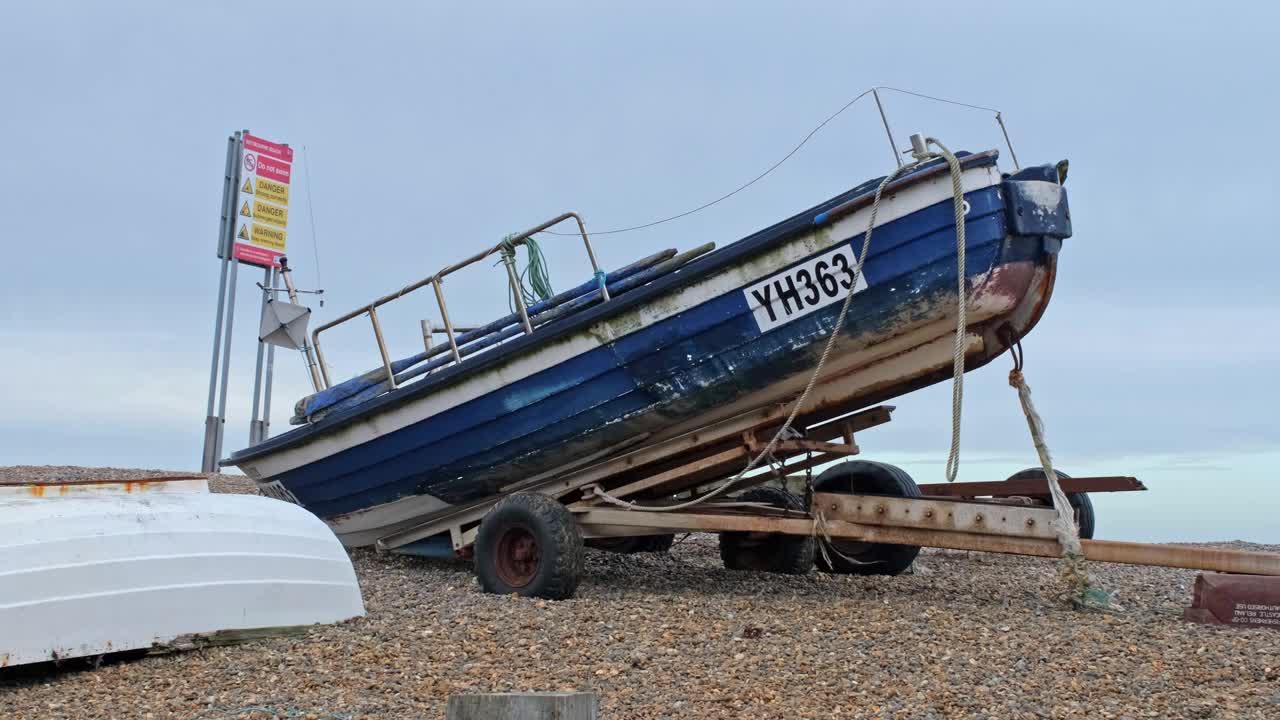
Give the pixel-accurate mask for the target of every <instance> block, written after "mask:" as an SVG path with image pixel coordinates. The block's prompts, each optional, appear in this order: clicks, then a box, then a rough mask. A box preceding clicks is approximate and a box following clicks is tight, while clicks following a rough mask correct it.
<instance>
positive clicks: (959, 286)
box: [583, 138, 1118, 610]
mask: <svg viewBox="0 0 1280 720" xmlns="http://www.w3.org/2000/svg"><path fill="white" fill-rule="evenodd" d="M925 143H926V146H928V145H933V146H936V147H937V148H938V152H937V153H928V154H924V155H922V156H918V157H917V159H918V160H920V161H922V162H923V161H925V160H929V159H934V158H939V157H940V158H942V159H943V160H945V161H946V163H947V168H948V170H949V171H950V175H951V189H952V204H953V206H954V209H955V228H956V295H957V298H956V302H957V311H956V332H955V344H954V347H953V352H952V378H951V449H950V452H949V453H948V454H947V468H946V475H947V481H948V482H954V481H955V479H956V475H957V474H958V472H959V469H960V424H961V414H962V413H961V410H962V405H963V402H964V365H965V351H964V350H965V338H966V335H967V329H968V328H967V326H968V322H967V318H966V314H965V310H966V307H967V305H968V298H967V286H966V283H965V275H966V269H967V265H966V261H965V247H966V239H965V200H964V182H963V169H962V168H961V166H960V161H959V159H957V158H956V156H955V155H954V154H953V153H952V152H951V151H950V150H949V149H948V148H947V147H946V146H945V145H943V144H942V143H941V142H940V141H938V140H937V139H936V138H926V139H925ZM905 169H907V168H906V167H900V168H898V169H896V170H894V171H893V172H892V173H890V174H889V175H888V176H886V177H885V178H884V180H882V181H880V185H879V186H878V187H876V194H875V198H874V200H873V201H872V203H871V216H870V217H869V218H868V219H867V230H866V232H865V234H864V235H863V238H862V251H861V252H860V253H859V254H858V259H857V263H856V264H855V266H854V269H853V273H854V275H853V283H852V285H851V286H850V287H849V292H848V294H847V295H845V298H844V304H843V305H841V306H840V314H839V316H837V318H836V323H835V325H834V326H833V327H832V328H831V333H830V334H829V335H828V336H827V344H826V347H824V348H823V350H822V356H821V357H819V358H818V364H817V367H815V368H814V369H813V373H812V374H811V375H810V376H809V382H808V384H807V385H805V388H804V391H803V392H802V393H800V397H798V398H796V402H795V405H794V406H792V408H791V412H790V414H788V416H787V419H786V421H785V422H784V423H783V424H782V427H780V428H778V431H777V432H776V433H774V435H773V438H772V439H771V440H769V444H768V445H766V446H765V447H764V448H763V449H762V450H761V451H760V452H759V454H757V455H756V456H755V457H754V458H752V459H751V461H750V462H749V463H747V466H746V467H745V468H743V469H742V471H741V472H739V473H738V474H737V475H735V476H733V477H732V478H730V479H728V480H726V481H725V482H723V483H722V484H720V485H719V486H718V487H716V488H715V489H714V490H712V491H711V492H708V493H707V494H705V495H701V496H699V497H696V498H693V499H692V500H689V501H686V502H683V503H678V504H676V505H658V506H650V505H638V504H636V503H634V502H631V501H629V500H623V499H621V498H617V497H614V496H612V495H610V494H609V493H608V492H606V491H605V490H604V489H603V488H601V487H600V486H599V485H589V486H587V487H585V488H583V491H584V493H585V494H586V495H587V496H588V497H590V496H594V497H597V498H600V499H601V500H603V501H604V502H607V503H609V504H611V505H615V506H617V507H621V508H625V509H628V510H644V511H647V512H675V511H677V510H684V509H686V508H690V507H694V506H696V505H700V504H702V503H704V502H706V501H708V500H711V499H712V498H715V497H718V496H720V495H723V494H724V493H725V492H727V491H728V490H729V489H730V488H731V487H733V486H734V485H736V484H737V483H738V482H740V481H741V480H742V478H743V477H745V476H746V474H747V473H748V472H751V471H752V470H753V469H755V468H756V466H758V465H759V464H760V462H761V461H762V460H764V459H765V458H771V457H773V451H774V450H775V449H776V448H777V445H778V442H779V441H780V440H781V439H782V438H783V437H786V436H787V435H788V433H790V432H792V430H791V426H792V424H793V423H794V422H795V419H796V416H797V415H798V414H799V412H800V408H801V407H803V406H804V403H805V401H806V400H807V399H808V398H809V394H810V393H811V392H812V391H813V388H814V386H815V385H817V382H818V377H819V376H821V374H822V368H823V366H824V365H826V363H827V359H828V357H830V355H831V351H832V349H833V348H834V347H835V341H836V338H837V337H838V336H839V334H840V330H841V329H842V328H843V327H844V323H845V320H846V318H847V317H848V314H849V306H850V305H851V304H852V301H853V296H854V292H855V289H856V288H857V285H858V279H859V278H860V277H861V276H862V266H863V263H864V262H865V261H866V258H867V253H868V251H869V250H870V248H871V235H872V231H873V230H874V229H875V224H876V215H877V213H878V212H879V210H880V200H881V197H882V196H883V194H884V189H885V187H886V186H887V185H888V184H889V183H890V182H892V181H893V180H894V179H895V178H897V177H898V175H900V174H901V173H902V171H903V170H905ZM1014 357H1015V367H1014V369H1013V370H1012V371H1011V372H1010V373H1009V384H1010V385H1012V386H1013V387H1014V388H1015V389H1016V390H1017V391H1018V399H1019V401H1020V402H1021V405H1022V411H1023V414H1024V415H1026V418H1027V427H1028V428H1030V430H1031V441H1032V444H1034V445H1035V448H1036V453H1037V454H1038V455H1039V457H1040V465H1041V467H1043V468H1044V474H1045V479H1046V481H1047V482H1048V485H1049V492H1050V496H1051V497H1052V499H1053V509H1054V512H1055V519H1054V522H1053V527H1054V531H1055V533H1056V535H1057V539H1058V544H1059V545H1060V546H1061V548H1062V551H1063V555H1062V557H1063V560H1064V565H1063V577H1064V579H1065V580H1066V581H1067V583H1068V584H1069V586H1070V588H1071V592H1070V593H1069V594H1068V595H1067V599H1068V600H1069V601H1070V602H1071V603H1072V605H1074V606H1075V607H1077V608H1081V609H1104V610H1113V609H1118V608H1117V606H1116V605H1115V604H1114V603H1113V602H1112V601H1111V598H1110V596H1109V595H1108V594H1107V593H1106V592H1105V591H1102V590H1100V589H1096V588H1093V587H1091V586H1090V584H1089V573H1088V568H1087V565H1086V562H1085V558H1084V553H1083V552H1082V550H1081V548H1080V532H1079V529H1078V528H1077V527H1076V521H1075V511H1074V510H1073V509H1072V508H1071V502H1070V500H1068V499H1067V495H1066V493H1065V492H1063V490H1062V486H1061V484H1060V483H1059V482H1058V475H1057V473H1056V472H1054V470H1053V461H1052V459H1051V457H1050V455H1049V447H1048V445H1047V444H1045V441H1044V424H1043V422H1042V421H1041V420H1040V416H1039V414H1038V413H1036V409H1035V405H1034V404H1032V402H1031V388H1030V387H1028V386H1027V384H1026V381H1025V380H1024V378H1023V376H1022V362H1021V356H1020V355H1017V354H1015V356H1014ZM813 513H814V524H813V534H814V535H815V537H818V536H820V537H819V539H820V540H822V541H824V542H820V543H819V546H820V549H821V550H822V551H823V555H824V557H827V556H826V552H825V550H826V548H823V547H821V546H822V545H824V544H830V543H831V537H830V535H829V533H828V531H827V528H826V518H825V517H824V516H823V514H822V511H821V509H820V508H815V509H814V510H813ZM831 551H832V552H835V553H836V554H837V555H840V556H841V557H845V556H844V555H843V554H841V553H840V552H839V551H838V550H836V548H835V547H834V546H832V547H831ZM845 559H847V560H850V558H845ZM851 561H852V560H851ZM852 562H857V561H852Z"/></svg>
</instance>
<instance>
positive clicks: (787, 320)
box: [224, 150, 1071, 546]
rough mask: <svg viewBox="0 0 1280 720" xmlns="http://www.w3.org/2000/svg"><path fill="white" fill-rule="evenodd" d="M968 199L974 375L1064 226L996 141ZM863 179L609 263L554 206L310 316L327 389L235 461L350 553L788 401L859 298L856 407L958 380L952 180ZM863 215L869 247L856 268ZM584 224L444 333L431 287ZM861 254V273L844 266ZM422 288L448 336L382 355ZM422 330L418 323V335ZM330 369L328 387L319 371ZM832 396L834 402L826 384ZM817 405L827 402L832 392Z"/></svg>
mask: <svg viewBox="0 0 1280 720" xmlns="http://www.w3.org/2000/svg"><path fill="white" fill-rule="evenodd" d="M957 157H958V159H959V165H960V171H959V177H960V182H961V183H962V191H963V207H964V229H965V233H964V239H965V240H964V249H965V258H966V260H965V263H964V267H963V268H962V270H963V273H964V278H965V284H966V292H965V300H964V302H965V309H966V328H965V337H964V352H965V356H966V357H965V368H966V370H972V369H974V368H977V367H980V366H982V365H983V364H985V363H987V362H988V361H990V360H991V359H992V358H994V357H996V356H998V355H999V354H1000V353H1002V352H1003V351H1004V350H1005V349H1006V348H1007V347H1008V346H1009V344H1010V343H1012V342H1014V341H1016V340H1017V339H1019V338H1021V337H1022V336H1024V335H1025V334H1026V333H1027V332H1028V331H1030V330H1031V328H1032V327H1033V326H1034V325H1035V324H1036V322H1037V320H1038V319H1039V318H1040V316H1041V314H1042V313H1043V312H1044V309H1045V307H1046V305H1047V303H1048V301H1049V297H1050V294H1051V292H1052V289H1053V284H1054V276H1055V270H1056V259H1057V255H1058V252H1059V250H1060V248H1061V244H1062V240H1063V239H1065V238H1067V237H1069V236H1070V234H1071V225H1070V216H1069V212H1068V207H1067V198H1066V194H1065V192H1064V190H1063V187H1062V180H1063V174H1064V173H1063V171H1062V169H1064V168H1065V165H1063V164H1060V165H1042V166H1036V167H1028V168H1023V169H1019V170H1017V171H1015V172H1012V173H1003V172H1002V171H1001V170H1000V169H999V167H998V164H997V161H998V152H997V151H994V150H990V151H985V152H978V153H957ZM881 180H882V178H877V179H873V180H869V181H867V182H865V183H862V184H861V185H858V186H857V187H854V188H852V189H850V190H848V191H846V192H843V193H841V194H839V195H837V196H835V197H833V198H830V199H828V200H826V201H825V202H822V203H820V204H818V205H816V206H814V207H811V208H809V209H807V210H804V211H803V212H800V213H797V214H795V215H793V216H792V217H790V218H787V219H786V220H783V221H782V222H779V223H777V224H775V225H773V226H771V227H768V228H765V229H763V230H760V231H759V232H756V233H753V234H751V235H749V236H747V237H745V238H742V239H740V240H737V241H736V242H732V243H730V244H728V245H725V246H723V247H720V248H718V249H714V250H712V248H711V247H709V246H707V247H703V248H696V249H694V250H691V251H687V252H684V253H676V252H675V251H674V250H669V251H667V252H665V253H660V254H658V255H655V256H652V257H649V258H645V259H644V260H641V261H639V262H637V263H633V264H632V265H629V266H626V267H624V268H620V269H619V270H616V271H611V272H609V271H604V270H601V269H600V268H599V267H598V266H597V265H596V262H595V253H594V251H593V249H592V246H591V241H590V236H589V234H588V233H587V232H586V229H585V226H584V225H583V223H582V220H581V218H580V217H578V216H577V215H576V214H574V213H566V214H564V215H561V216H559V217H557V218H553V219H552V220H550V221H548V222H547V223H543V224H541V225H539V226H536V227H534V228H532V229H530V230H529V231H527V232H525V233H521V234H519V235H517V236H513V237H512V238H508V239H507V240H506V241H504V243H502V244H499V245H497V246H494V247H493V248H490V249H488V250H486V251H484V252H481V253H479V254H477V255H476V256H474V257H472V258H470V259H468V260H466V261H463V262H462V263H459V264H457V265H454V266H451V267H449V268H446V269H444V270H442V271H441V272H439V273H436V274H435V275H433V276H431V277H428V278H425V279H423V280H421V281H419V282H417V283H414V284H413V285H410V286H407V287H406V288H404V289H402V290H401V291H399V292H397V293H392V294H390V295H388V296H386V297H384V298H380V299H379V300H376V301H374V302H373V303H371V304H369V305H366V306H363V307H361V308H359V309H357V310H355V311H353V312H352V313H349V314H347V315H346V316H343V317H341V318H339V319H337V320H335V321H334V322H331V323H329V324H327V325H325V326H321V327H320V328H317V329H316V331H315V333H314V334H313V336H312V340H313V345H314V348H313V349H314V351H315V353H316V356H317V361H316V365H317V366H318V370H317V371H316V372H315V373H313V375H314V377H315V381H316V385H317V388H318V392H316V393H315V394H313V395H310V396H308V397H306V398H303V399H302V400H301V401H299V403H298V405H297V406H296V408H295V409H296V411H297V412H296V415H297V417H296V418H295V421H296V422H298V423H300V424H301V427H298V428H296V429H294V430H291V431H290V432H288V433H285V434H282V435H280V436H278V437H275V438H272V439H270V440H267V441H266V442H263V443H261V444H259V445H256V446H254V447H250V448H247V449H244V450H241V451H239V452H236V453H235V454H233V455H232V456H231V457H230V458H229V459H228V460H226V461H224V464H229V465H234V466H237V467H239V468H241V469H242V470H243V471H244V472H245V473H246V474H247V475H248V476H249V477H251V478H253V479H254V480H255V481H257V482H258V484H259V486H260V487H261V488H262V489H263V491H264V492H265V493H267V494H270V495H273V496H275V497H279V498H282V499H287V500H289V501H291V502H295V503H298V504H299V505H301V506H303V507H305V508H307V509H308V510H311V511H312V512H314V513H315V514H316V515H318V516H319V517H321V518H323V519H324V520H325V521H326V522H327V523H329V524H330V526H331V527H332V528H333V529H334V531H335V532H336V533H337V535H338V537H339V538H340V539H341V540H342V542H344V543H345V544H347V545H351V546H360V545H368V544H372V543H375V542H376V541H377V540H378V539H379V538H380V537H384V536H386V535H387V534H388V533H391V532H394V531H396V530H397V529H400V528H404V527H407V526H410V525H413V524H414V523H419V522H421V521H422V520H423V519H424V518H430V517H432V516H435V515H439V514H441V513H445V512H448V511H449V509H450V508H453V507H457V506H459V505H464V504H467V503H472V502H476V501H479V500H481V499H483V498H487V497H493V496H495V495H499V494H501V493H503V492H506V491H508V490H509V489H510V488H511V487H513V486H514V485H518V484H521V483H527V481H529V480H530V479H537V478H552V477H555V476H556V475H557V474H558V473H563V472H566V471H568V470H571V469H573V468H580V467H583V466H584V465H586V464H589V463H592V462H597V461H601V460H603V459H606V458H609V457H616V456H617V455H618V454H619V453H623V452H627V451H631V450H634V449H635V448H637V447H643V446H645V445H647V444H649V443H657V442H661V441H663V440H667V439H670V438H675V437H678V436H681V435H683V434H686V433H690V432H692V431H695V430H697V429H698V428H700V427H703V426H705V425H707V424H709V423H714V422H716V421H718V420H721V419H723V418H728V417H731V416H734V415H736V414H740V413H743V412H746V411H749V410H751V409H753V408H764V407H772V406H776V405H778V404H780V403H786V402H788V401H790V400H794V399H795V398H796V397H797V396H799V395H800V393H801V391H802V390H803V388H804V386H805V384H806V383H807V382H808V381H809V379H810V376H811V375H812V374H813V371H814V368H815V367H817V364H818V361H819V357H820V355H821V353H822V351H823V348H824V346H825V345H826V342H827V339H828V336H829V335H830V334H831V332H832V330H833V328H834V327H835V326H836V322H837V316H838V315H839V312H840V309H841V307H842V304H843V301H844V300H845V298H846V296H847V295H848V293H850V292H853V293H855V295H854V298H853V300H852V302H851V304H850V306H849V311H848V317H847V320H846V321H845V322H844V324H843V326H842V327H841V328H840V330H839V333H838V336H837V338H836V340H835V343H834V345H833V347H832V349H833V352H832V353H831V355H830V357H829V360H828V361H827V362H826V364H825V365H824V366H823V371H822V377H820V378H818V381H819V383H828V382H829V381H833V380H836V379H838V380H839V381H840V382H838V383H834V384H832V387H837V386H838V388H839V390H838V392H839V393H840V397H839V398H837V400H839V404H840V406H841V407H842V408H844V409H847V410H855V409H858V408H861V407H867V406H869V405H871V404H873V403H877V402H880V401H882V400H884V399H887V398H891V397H894V396H897V395H901V394H903V393H906V392H909V391H911V390H914V389H917V388H921V387H924V386H927V385H930V384H933V383H936V382H939V381H943V380H945V379H947V378H949V377H951V374H952V348H953V342H954V334H955V332H956V323H957V316H958V310H959V298H960V295H959V292H958V289H957V273H958V272H959V270H960V269H961V268H959V267H958V262H957V257H958V252H957V251H958V245H957V236H958V233H957V228H956V219H955V213H954V204H953V201H954V194H953V184H952V180H953V178H952V175H951V173H950V172H949V168H948V165H947V164H946V163H944V162H942V161H941V160H937V159H934V160H927V161H926V160H923V159H922V160H921V161H920V162H918V163H917V164H916V165H914V166H911V167H908V168H907V169H906V170H905V171H901V172H900V173H899V174H898V175H897V177H896V178H895V179H893V181H892V182H890V183H888V185H887V186H886V187H885V189H884V194H883V198H882V200H881V201H880V202H879V204H878V207H875V208H873V201H874V197H875V192H876V189H877V188H878V187H879V186H880V183H881ZM873 210H874V211H875V218H876V219H875V226H874V234H873V239H872V242H871V244H870V247H869V250H868V252H867V255H866V257H865V258H859V252H860V249H861V243H862V239H863V236H864V233H866V232H867V231H868V223H869V221H870V218H871V216H872V212H873ZM568 220H576V221H577V226H578V229H579V234H580V235H581V237H582V241H583V243H584V244H585V246H586V249H587V253H588V255H589V257H590V259H591V261H592V265H593V267H594V268H595V276H594V277H593V278H591V279H590V280H588V281H587V282H584V283H583V284H582V285H579V286H577V287H576V288H574V289H573V290H570V291H566V292H565V293H561V294H559V295H556V296H553V297H549V298H546V297H544V298H540V299H538V300H537V301H535V302H525V301H524V300H522V298H521V294H520V293H519V292H516V293H514V294H515V297H516V300H517V312H514V313H512V314H510V315H508V316H507V317H505V318H502V319H499V320H497V321H494V322H492V323H489V324H487V325H485V326H481V327H478V328H473V329H465V330H464V329H461V328H455V327H454V326H453V324H452V322H451V320H450V317H449V315H448V312H447V306H446V305H445V302H444V295H443V289H444V287H445V285H444V280H445V279H446V278H447V277H448V276H449V275H450V274H452V273H453V272H454V271H456V270H457V269H459V268H461V267H464V266H467V265H469V264H472V263H475V262H478V261H480V260H481V259H484V258H491V259H490V262H491V263H492V257H493V256H498V257H499V258H500V259H502V260H503V262H504V264H506V268H507V273H508V275H509V279H510V281H511V284H512V287H513V289H514V288H515V287H516V286H517V285H518V280H517V276H518V273H517V272H516V270H515V269H514V267H513V263H512V261H511V256H512V254H513V252H514V248H515V247H516V246H519V245H520V244H521V243H526V242H527V241H528V239H529V238H532V237H534V236H535V235H536V234H537V233H539V232H541V231H543V230H546V229H547V228H549V227H551V226H553V225H555V224H556V223H558V222H562V221H568ZM860 259H861V260H864V262H863V263H862V271H861V273H860V274H859V273H857V272H855V269H856V268H857V266H858V264H859V260H860ZM424 287H431V288H433V290H434V291H435V294H436V298H437V300H438V303H439V310H440V312H441V318H439V319H436V320H434V327H435V328H439V327H440V325H441V324H443V326H444V331H445V334H446V335H447V337H448V342H447V343H440V344H436V345H431V344H430V337H431V334H430V333H426V337H427V345H426V348H425V349H424V350H423V351H421V352H418V353H415V354H414V355H412V356H409V357H406V358H402V359H400V360H392V359H391V357H390V355H389V352H388V350H387V348H386V346H385V343H383V342H382V335H381V329H380V326H379V320H378V317H377V308H378V307H380V306H381V305H382V304H384V303H386V302H390V301H392V300H394V299H396V298H399V297H401V296H403V295H404V294H406V292H412V291H413V290H416V289H418V288H424ZM360 316H368V317H369V318H370V319H371V320H372V323H373V327H374V331H375V334H376V336H377V338H378V349H379V351H380V354H381V356H382V360H383V363H382V365H381V366H379V367H376V368H374V369H373V370H371V371H369V372H367V373H365V374H364V375H361V376H359V377H357V378H353V379H351V380H348V381H345V382H340V383H336V384H331V383H330V382H329V378H328V377H327V374H326V373H327V368H326V366H325V364H324V361H323V353H322V350H321V347H320V333H321V332H322V331H323V330H327V329H329V328H330V327H333V326H335V325H337V324H340V323H342V322H346V321H348V320H350V319H352V318H355V317H360ZM424 327H425V326H424ZM322 374H323V375H324V376H323V377H321V375H322ZM832 392H835V391H834V390H833V391H832ZM831 400H832V398H830V397H827V398H825V401H827V402H830V401H831Z"/></svg>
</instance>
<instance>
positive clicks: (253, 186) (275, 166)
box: [232, 133, 293, 267]
mask: <svg viewBox="0 0 1280 720" xmlns="http://www.w3.org/2000/svg"><path fill="white" fill-rule="evenodd" d="M242 144H243V150H242V151H241V153H240V186H239V188H238V194H237V196H236V204H235V207H236V215H235V223H236V229H235V237H234V249H233V253H232V256H233V257H234V258H235V259H237V260H240V261H241V262H246V263H250V264H253V265H262V266H264V267H265V266H272V265H279V262H278V261H277V258H278V257H279V256H280V255H283V254H284V251H285V246H286V239H287V233H286V229H287V228H288V226H289V180H290V177H291V176H292V174H293V148H291V147H289V146H288V145H284V144H281V143H276V142H272V141H270V140H266V139H264V138H260V137H257V136H255V135H250V134H248V133H246V134H245V135H244V136H243V137H242Z"/></svg>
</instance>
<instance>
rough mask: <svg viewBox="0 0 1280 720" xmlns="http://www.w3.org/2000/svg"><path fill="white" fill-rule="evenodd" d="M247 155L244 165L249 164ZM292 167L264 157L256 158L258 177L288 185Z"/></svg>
mask: <svg viewBox="0 0 1280 720" xmlns="http://www.w3.org/2000/svg"><path fill="white" fill-rule="evenodd" d="M249 157H250V156H249V155H245V156H244V159H245V165H246V166H247V165H248V163H249ZM291 169H292V166H291V165H289V164H288V163H282V162H276V161H275V160H272V159H271V158H269V157H267V156H266V155H259V156H258V177H264V178H266V179H268V180H275V181H276V182H282V183H284V184H286V185H288V184H289V172H290V170H291Z"/></svg>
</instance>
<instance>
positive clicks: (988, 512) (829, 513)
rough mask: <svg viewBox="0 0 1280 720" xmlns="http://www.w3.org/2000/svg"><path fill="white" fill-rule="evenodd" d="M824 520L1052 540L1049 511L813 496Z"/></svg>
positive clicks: (946, 501)
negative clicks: (831, 519)
mask: <svg viewBox="0 0 1280 720" xmlns="http://www.w3.org/2000/svg"><path fill="white" fill-rule="evenodd" d="M813 507H814V508H815V509H817V510H821V511H822V513H823V517H824V518H835V519H839V520H843V521H845V522H851V523H859V524H862V525H883V526H892V527H912V528H922V529H931V530H948V531H955V532H967V533H976V534H978V535H1007V536H1011V537H1037V538H1048V539H1053V538H1054V537H1055V536H1054V532H1053V527H1052V523H1053V519H1054V516H1055V513H1054V511H1053V509H1052V508H1042V507H1015V506H1009V505H979V504H977V503H964V502H956V501H954V500H926V499H915V498H895V497H884V496H879V495H845V494H834V493H814V494H813Z"/></svg>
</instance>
